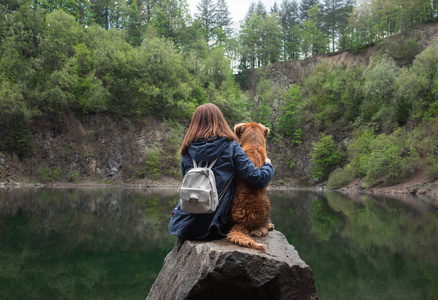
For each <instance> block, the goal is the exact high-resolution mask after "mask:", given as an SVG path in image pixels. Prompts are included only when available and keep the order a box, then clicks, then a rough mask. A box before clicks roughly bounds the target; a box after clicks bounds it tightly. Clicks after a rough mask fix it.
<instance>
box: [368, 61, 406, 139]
mask: <svg viewBox="0 0 438 300" xmlns="http://www.w3.org/2000/svg"><path fill="white" fill-rule="evenodd" d="M398 74H399V68H398V67H397V65H396V64H395V62H394V61H393V60H392V59H390V58H387V57H382V58H381V59H380V60H379V62H378V63H377V64H376V65H375V66H374V67H373V68H372V69H370V70H369V71H367V72H366V73H365V82H364V85H363V92H364V101H363V103H362V105H361V107H360V111H361V113H360V116H361V118H362V120H364V121H367V122H370V121H371V122H377V123H378V124H382V126H383V127H384V128H388V131H389V130H390V129H392V127H393V123H394V121H395V116H394V112H395V106H396V104H395V103H394V95H395V91H396V80H397V77H398ZM379 129H380V128H379Z"/></svg>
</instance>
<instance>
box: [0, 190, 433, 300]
mask: <svg viewBox="0 0 438 300" xmlns="http://www.w3.org/2000/svg"><path fill="white" fill-rule="evenodd" d="M269 197H270V199H271V202H272V220H273V222H274V223H275V225H276V229H277V230H280V231H281V232H283V233H284V234H285V235H286V237H287V239H288V241H289V242H290V243H291V244H293V245H294V246H295V247H296V249H297V250H298V252H299V253H300V256H301V257H302V258H303V259H304V260H305V261H306V263H307V264H308V265H309V266H310V267H311V268H312V269H313V271H314V275H315V283H316V288H317V291H318V296H319V298H320V299H437V298H438V210H437V208H434V207H433V206H431V205H429V204H427V201H423V200H422V199H418V198H413V197H407V196H406V197H405V198H402V199H390V198H382V197H377V198H376V197H371V196H364V195H355V196H350V197H349V196H346V195H343V194H337V193H322V194H319V193H314V192H309V191H269ZM177 201H178V197H177V195H176V193H175V191H174V190H170V191H169V190H140V189H79V188H75V189H37V190H35V189H16V190H11V191H5V190H1V189H0V298H1V299H20V300H21V299H144V298H145V297H146V295H147V293H148V291H149V289H150V287H151V285H152V283H153V282H154V280H155V277H156V276H157V274H158V272H159V271H160V269H161V266H162V262H163V259H164V257H165V255H166V254H167V253H168V252H169V251H170V250H171V248H172V246H173V243H174V242H175V238H174V237H171V236H168V235H167V233H166V232H167V231H166V230H167V223H168V220H169V217H170V210H171V209H172V207H173V206H174V205H175V204H176V203H177Z"/></svg>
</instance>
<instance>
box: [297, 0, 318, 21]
mask: <svg viewBox="0 0 438 300" xmlns="http://www.w3.org/2000/svg"><path fill="white" fill-rule="evenodd" d="M317 3H318V1H317V0H302V1H301V3H300V19H301V21H305V20H308V19H310V16H309V10H310V9H311V8H312V7H314V6H315V4H317Z"/></svg>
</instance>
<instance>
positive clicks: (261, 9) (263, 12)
mask: <svg viewBox="0 0 438 300" xmlns="http://www.w3.org/2000/svg"><path fill="white" fill-rule="evenodd" d="M255 13H256V14H258V15H259V16H262V17H263V18H264V17H266V15H267V14H268V13H267V11H266V7H265V5H264V4H263V3H262V1H261V0H259V2H257V6H256V8H255Z"/></svg>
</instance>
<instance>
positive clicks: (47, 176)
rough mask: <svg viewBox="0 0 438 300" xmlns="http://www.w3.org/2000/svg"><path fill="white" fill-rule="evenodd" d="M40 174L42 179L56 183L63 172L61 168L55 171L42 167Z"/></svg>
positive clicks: (39, 170)
mask: <svg viewBox="0 0 438 300" xmlns="http://www.w3.org/2000/svg"><path fill="white" fill-rule="evenodd" d="M38 172H39V174H40V176H41V178H42V179H44V180H48V181H54V180H56V178H58V177H59V175H61V172H62V170H61V168H60V167H57V168H56V169H55V170H51V169H49V168H48V167H40V168H39V169H38Z"/></svg>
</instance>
